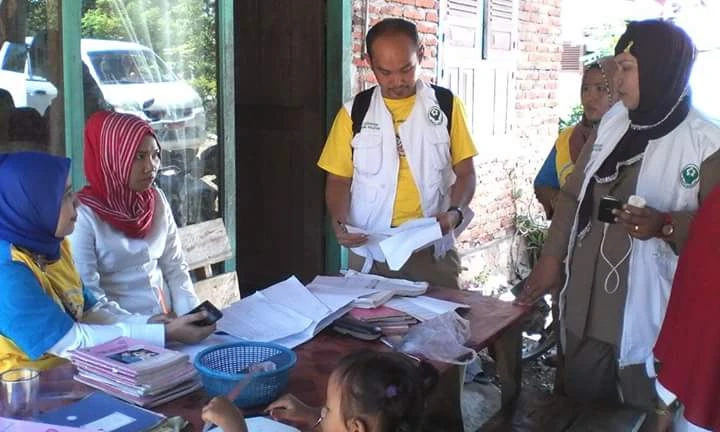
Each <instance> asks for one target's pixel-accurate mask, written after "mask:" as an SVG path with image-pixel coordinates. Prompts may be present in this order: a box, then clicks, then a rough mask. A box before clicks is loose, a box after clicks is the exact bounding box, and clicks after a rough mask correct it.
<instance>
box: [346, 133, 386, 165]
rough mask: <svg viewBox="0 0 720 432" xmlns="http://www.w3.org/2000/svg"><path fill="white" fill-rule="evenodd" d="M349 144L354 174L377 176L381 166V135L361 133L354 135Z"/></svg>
mask: <svg viewBox="0 0 720 432" xmlns="http://www.w3.org/2000/svg"><path fill="white" fill-rule="evenodd" d="M351 144H352V149H353V167H354V168H355V172H357V173H359V174H369V175H374V174H377V173H378V172H379V171H380V167H381V166H382V135H380V134H371V133H368V132H363V133H360V134H358V135H356V136H355V138H353V140H352V143H351Z"/></svg>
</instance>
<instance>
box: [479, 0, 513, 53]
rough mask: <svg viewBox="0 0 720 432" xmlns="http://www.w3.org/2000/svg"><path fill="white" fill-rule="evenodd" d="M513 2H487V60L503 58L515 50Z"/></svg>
mask: <svg viewBox="0 0 720 432" xmlns="http://www.w3.org/2000/svg"><path fill="white" fill-rule="evenodd" d="M515 15H516V8H515V0H489V1H488V13H487V44H486V46H487V58H489V59H492V58H497V57H505V56H507V55H509V54H510V53H511V52H512V51H513V49H514V48H515V41H514V30H515V22H516V17H515Z"/></svg>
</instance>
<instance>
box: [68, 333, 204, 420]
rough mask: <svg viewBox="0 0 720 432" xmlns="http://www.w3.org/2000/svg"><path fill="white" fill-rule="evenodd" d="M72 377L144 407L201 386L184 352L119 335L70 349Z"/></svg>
mask: <svg viewBox="0 0 720 432" xmlns="http://www.w3.org/2000/svg"><path fill="white" fill-rule="evenodd" d="M70 359H71V361H72V362H73V364H74V365H75V367H77V370H78V373H77V375H76V376H75V380H77V381H79V382H81V383H83V384H87V385H89V386H91V387H94V388H97V389H100V390H102V391H105V392H107V393H109V394H111V395H113V396H115V397H117V398H120V399H122V400H125V401H128V402H131V403H133V404H136V405H139V406H143V407H153V406H157V405H161V404H163V403H165V402H169V401H171V400H174V399H177V398H178V397H180V396H183V395H186V394H188V393H191V392H193V391H195V390H197V389H199V388H201V387H202V384H201V382H200V379H199V376H198V373H197V371H196V370H195V368H194V367H193V366H192V364H191V363H190V362H189V358H188V355H187V354H183V353H180V352H177V351H172V350H168V349H165V348H160V347H156V346H154V345H150V344H147V343H145V342H141V341H138V340H134V339H130V338H126V337H120V338H117V339H113V340H112V341H110V342H107V343H104V344H102V345H97V346H95V347H92V348H84V349H80V350H76V351H73V352H72V353H71V357H70Z"/></svg>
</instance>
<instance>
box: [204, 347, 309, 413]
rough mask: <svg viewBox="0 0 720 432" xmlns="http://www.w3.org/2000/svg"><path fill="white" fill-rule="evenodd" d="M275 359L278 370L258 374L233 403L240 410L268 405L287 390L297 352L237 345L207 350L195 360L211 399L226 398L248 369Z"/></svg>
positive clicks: (282, 348)
mask: <svg viewBox="0 0 720 432" xmlns="http://www.w3.org/2000/svg"><path fill="white" fill-rule="evenodd" d="M270 359H272V361H273V363H275V364H276V365H277V369H276V370H274V371H269V372H261V373H258V374H257V375H255V376H254V377H253V379H252V381H251V382H250V383H249V384H248V385H247V387H245V389H244V390H243V391H242V393H240V396H238V397H237V399H235V400H234V401H233V402H234V403H235V405H237V406H239V407H240V408H249V407H254V406H258V405H265V404H268V403H270V402H272V401H274V400H275V399H277V398H278V397H280V395H281V394H282V392H284V391H285V389H286V388H287V384H288V379H289V377H290V370H291V369H292V368H293V367H294V366H295V363H296V362H297V356H296V355H295V353H294V352H293V351H291V350H289V349H287V348H285V347H283V346H281V345H277V344H273V343H262V342H238V343H232V344H224V345H218V346H214V347H212V348H207V349H205V350H203V351H201V352H200V354H198V355H197V357H195V361H194V365H195V368H196V369H197V370H198V372H200V376H201V378H202V381H203V385H204V386H205V390H206V391H207V392H208V394H209V395H210V397H213V396H220V395H227V394H228V393H229V392H230V391H231V390H232V389H233V388H234V387H235V385H236V384H237V383H238V382H239V381H240V380H242V379H243V378H245V377H246V376H247V375H248V373H241V372H240V371H242V370H243V369H245V368H247V367H248V366H250V365H252V364H255V363H259V362H263V361H266V360H270Z"/></svg>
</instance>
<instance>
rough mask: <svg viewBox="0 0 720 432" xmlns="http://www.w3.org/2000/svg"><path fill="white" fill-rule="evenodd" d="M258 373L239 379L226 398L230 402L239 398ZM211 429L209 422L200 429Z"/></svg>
mask: <svg viewBox="0 0 720 432" xmlns="http://www.w3.org/2000/svg"><path fill="white" fill-rule="evenodd" d="M257 374H258V372H251V373H250V374H249V375H248V376H246V377H245V378H243V379H241V380H240V382H238V383H237V385H235V387H233V389H232V390H230V393H228V394H227V398H228V399H230V401H231V402H232V401H234V400H235V399H237V398H238V396H240V393H242V391H243V390H245V387H247V385H248V384H250V381H252V380H253V378H255V375H257ZM212 427H213V424H212V423H210V422H205V424H204V425H203V428H202V432H208V431H209V430H210V429H211V428H212Z"/></svg>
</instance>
